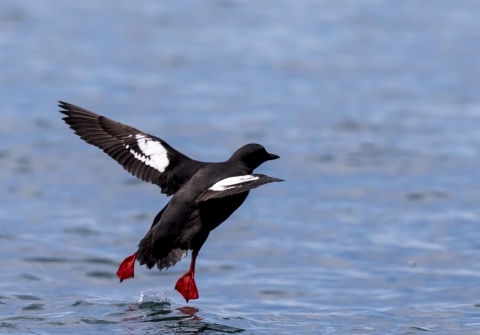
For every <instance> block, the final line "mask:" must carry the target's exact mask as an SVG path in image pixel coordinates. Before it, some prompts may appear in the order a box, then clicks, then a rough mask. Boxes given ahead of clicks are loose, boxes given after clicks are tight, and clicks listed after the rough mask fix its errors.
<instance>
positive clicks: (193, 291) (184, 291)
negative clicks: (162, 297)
mask: <svg viewBox="0 0 480 335" xmlns="http://www.w3.org/2000/svg"><path fill="white" fill-rule="evenodd" d="M194 274H195V273H194V272H193V271H192V270H188V271H187V272H185V274H184V275H183V276H181V277H180V279H179V280H178V281H177V284H176V285H175V289H176V290H177V291H178V292H180V294H181V295H183V297H184V298H185V300H186V301H187V302H188V300H192V299H198V291H197V285H196V284H195V279H194Z"/></svg>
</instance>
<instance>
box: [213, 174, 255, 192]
mask: <svg viewBox="0 0 480 335" xmlns="http://www.w3.org/2000/svg"><path fill="white" fill-rule="evenodd" d="M259 178H260V177H258V176H253V175H246V176H237V177H230V178H225V179H222V180H220V181H219V182H218V183H216V184H215V185H213V186H212V187H210V188H209V190H211V191H225V190H229V189H231V188H235V187H239V186H240V185H239V184H242V183H244V182H246V181H252V180H257V179H259Z"/></svg>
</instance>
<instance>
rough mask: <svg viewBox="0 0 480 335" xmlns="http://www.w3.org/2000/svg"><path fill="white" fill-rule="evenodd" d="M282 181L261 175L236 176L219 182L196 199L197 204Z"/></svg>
mask: <svg viewBox="0 0 480 335" xmlns="http://www.w3.org/2000/svg"><path fill="white" fill-rule="evenodd" d="M280 181H284V180H283V179H278V178H273V177H269V176H265V175H263V174H249V175H245V176H236V177H230V178H225V179H222V180H220V181H219V182H217V183H215V184H214V185H212V186H211V187H209V188H208V189H207V190H205V191H203V193H202V194H200V196H199V197H198V198H197V202H202V201H206V200H210V199H213V198H223V197H228V196H230V195H234V194H238V193H242V192H246V191H250V190H251V189H254V188H257V187H259V186H261V185H264V184H268V183H273V182H280Z"/></svg>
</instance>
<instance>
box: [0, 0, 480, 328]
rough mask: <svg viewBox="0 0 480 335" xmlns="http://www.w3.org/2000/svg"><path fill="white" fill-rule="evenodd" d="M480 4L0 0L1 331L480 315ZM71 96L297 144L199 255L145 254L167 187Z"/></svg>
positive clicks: (198, 142)
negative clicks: (193, 286) (160, 260)
mask: <svg viewBox="0 0 480 335" xmlns="http://www.w3.org/2000/svg"><path fill="white" fill-rule="evenodd" d="M479 32H480V3H479V2H478V1H474V0H465V1H444V0H435V1H433V0H432V1H430V0H428V1H413V0H412V1H376V0H368V1H347V0H336V1H320V0H319V1H313V0H311V1H309V0H306V1H287V0H265V1H258V0H245V1H244V0H242V1H240V0H238V1H234V0H215V1H214V0H204V1H184V0H178V1H158V0H144V1H137V2H135V1H127V0H108V1H107V0H105V1H94V0H84V1H77V2H74V1H61V0H43V1H26V0H3V1H1V2H0V73H1V75H0V167H1V169H0V188H1V192H0V255H1V257H0V274H1V275H0V278H1V279H0V333H7V334H66V333H68V334H111V333H126V334H148V333H157V334H163V333H186V334H193V333H215V334H229V333H245V334H292V333H298V334H423V333H424V332H435V333H437V334H476V333H478V332H479V330H480V285H479V282H480V256H479V249H480V229H479V227H480V207H479V204H480V93H479V92H480V33H479ZM57 100H64V101H67V102H70V103H74V104H77V105H80V106H82V107H85V108H88V109H91V110H93V111H96V112H98V113H100V114H104V115H106V116H109V117H111V118H113V119H116V120H118V121H121V122H124V123H126V124H129V125H132V126H134V127H136V128H139V129H141V130H143V131H146V132H149V133H151V134H154V135H156V136H159V137H161V138H163V139H164V140H166V141H167V142H168V143H169V144H171V145H172V146H173V147H175V148H176V149H178V150H180V151H182V152H184V153H185V154H187V155H188V156H190V157H192V158H195V159H198V160H204V161H222V160H225V159H226V158H228V157H229V156H230V155H231V153H233V151H234V150H236V149H237V148H238V147H240V146H242V145H243V144H246V143H249V142H258V143H261V144H263V145H264V146H265V147H266V148H267V150H268V151H269V152H272V153H275V154H278V155H280V156H281V159H280V160H276V161H273V162H267V163H265V164H264V165H263V166H261V167H260V168H259V169H258V170H256V171H257V172H258V173H264V174H267V175H270V176H273V177H278V178H282V179H285V180H286V182H284V183H279V184H271V185H266V186H263V187H261V188H259V189H256V190H255V191H252V192H251V194H250V196H249V198H248V199H247V201H246V202H245V204H244V205H243V206H242V207H241V208H240V209H239V210H238V211H237V212H236V213H235V214H234V215H233V216H232V217H231V218H230V219H229V220H228V221H227V222H225V223H224V224H223V225H221V226H220V227H219V228H218V229H217V230H215V231H214V232H213V233H212V234H211V235H210V237H209V239H208V241H207V243H206V244H205V245H204V247H203V249H202V250H201V252H200V255H199V258H198V260H197V276H196V280H197V285H198V288H199V292H200V299H199V300H195V301H191V302H190V303H189V304H188V305H187V304H186V303H185V302H184V300H183V299H182V298H181V296H180V295H179V294H178V293H177V292H176V291H174V289H173V287H174V285H175V282H176V280H177V279H178V277H179V276H180V275H181V274H182V273H183V272H184V271H186V269H187V268H188V263H189V260H184V261H183V262H181V263H180V264H177V265H176V266H175V267H174V268H171V269H169V270H168V271H166V272H158V271H156V270H152V271H148V270H146V269H145V268H142V267H138V266H137V267H136V272H135V278H134V279H132V280H127V281H125V282H123V283H122V284H119V283H118V279H117V277H116V276H115V272H116V270H117V267H118V265H119V263H120V262H121V261H122V260H123V259H124V258H125V257H126V256H128V255H130V254H131V253H132V252H133V251H134V250H135V248H136V245H137V243H138V242H139V240H140V239H141V238H142V237H143V236H144V234H145V232H146V231H147V230H148V228H149V227H150V224H151V221H152V220H153V218H154V216H155V215H156V214H157V212H158V211H159V210H160V209H161V208H162V207H163V206H164V205H165V204H166V202H167V201H168V199H167V198H166V197H165V196H163V195H161V194H160V192H159V189H158V188H157V187H155V186H153V185H150V184H146V183H143V182H140V181H138V180H137V179H135V178H134V177H132V176H130V175H129V174H128V173H127V172H125V171H124V170H123V169H122V168H121V167H120V166H119V165H118V164H117V163H115V162H114V161H113V160H112V159H111V158H109V157H108V156H107V155H105V154H104V153H102V152H101V151H100V150H98V149H96V148H94V147H92V146H89V145H87V144H85V143H84V142H83V141H81V140H80V139H79V138H78V137H77V136H75V135H73V132H72V131H71V130H70V129H68V127H67V126H66V125H65V124H64V123H63V122H62V121H61V119H60V118H61V115H60V114H59V113H58V110H59V108H58V107H57V106H56V101H57Z"/></svg>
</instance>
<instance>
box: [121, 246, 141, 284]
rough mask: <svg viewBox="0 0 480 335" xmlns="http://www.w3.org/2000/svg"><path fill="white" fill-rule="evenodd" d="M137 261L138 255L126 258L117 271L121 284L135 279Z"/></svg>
mask: <svg viewBox="0 0 480 335" xmlns="http://www.w3.org/2000/svg"><path fill="white" fill-rule="evenodd" d="M136 259H137V253H134V254H133V255H131V256H128V257H127V258H125V259H124V260H123V262H122V264H120V266H119V268H118V271H117V276H118V277H119V278H120V283H121V282H122V281H124V280H125V279H129V278H133V275H134V273H133V272H134V271H133V270H134V267H135V260H136Z"/></svg>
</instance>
